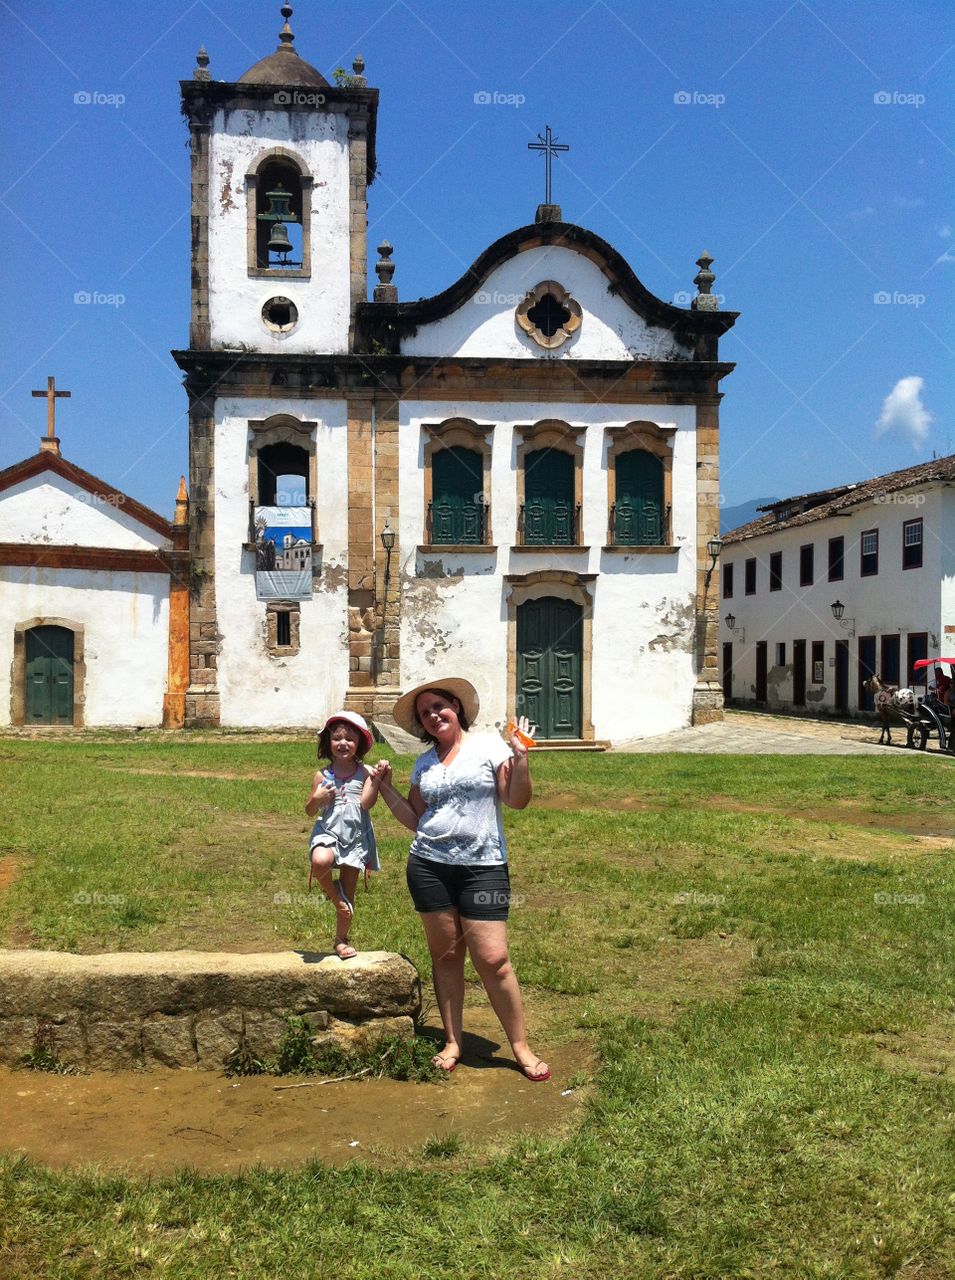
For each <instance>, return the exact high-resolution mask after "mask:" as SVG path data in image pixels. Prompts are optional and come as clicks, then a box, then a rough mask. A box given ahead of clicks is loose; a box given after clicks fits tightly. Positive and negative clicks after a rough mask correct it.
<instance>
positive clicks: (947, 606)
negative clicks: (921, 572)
mask: <svg viewBox="0 0 955 1280" xmlns="http://www.w3.org/2000/svg"><path fill="white" fill-rule="evenodd" d="M935 502H936V504H937V506H936V508H935V510H937V512H938V516H937V521H938V523H937V525H934V526H933V527H935V528H937V529H938V531H939V546H938V559H939V576H940V578H941V609H942V648H943V649H944V651H945V654H944V656H946V657H955V501H953V499H952V490H951V489H946V488H942V489H939V490H938V491H937V497H936V498H935ZM926 523H927V522H926ZM926 549H927V548H926Z"/></svg>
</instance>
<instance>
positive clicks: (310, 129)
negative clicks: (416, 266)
mask: <svg viewBox="0 0 955 1280" xmlns="http://www.w3.org/2000/svg"><path fill="white" fill-rule="evenodd" d="M277 147H284V148H286V149H287V150H289V151H293V152H294V153H295V154H296V155H297V156H299V157H300V158H301V159H302V160H303V161H304V163H305V164H306V165H307V166H308V169H309V171H310V172H311V174H312V177H313V180H314V181H313V186H312V218H311V236H312V254H311V276H310V278H307V279H305V278H298V279H294V278H293V279H269V278H267V277H261V276H254V277H250V276H249V274H248V248H247V236H248V221H247V219H248V213H247V206H246V189H245V186H246V184H245V176H246V174H247V173H248V171H249V169H251V167H252V165H253V163H254V162H255V161H256V160H258V159H259V157H260V156H261V155H262V154H263V153H264V152H267V151H272V150H274V149H275V148H277ZM209 152H210V166H211V174H210V189H209V320H210V325H211V331H212V346H213V347H227V348H228V347H236V348H252V349H254V350H256V351H284V352H302V351H311V352H320V353H329V352H332V353H334V352H343V351H346V350H347V349H348V325H349V316H350V306H351V298H350V282H349V252H350V251H349V231H348V215H349V208H350V205H349V183H348V119H347V117H346V116H344V115H339V114H336V113H334V112H328V113H325V112H320V111H275V112H272V111H265V112H261V113H252V112H247V111H227V110H225V109H220V110H219V111H217V112H216V115H215V119H214V122H213V126H212V132H211V136H210V144H209ZM274 297H285V298H291V300H292V301H293V302H294V303H295V306H296V307H297V308H298V324H297V326H296V328H295V329H293V330H292V331H291V332H290V333H282V334H277V333H273V332H272V331H271V330H270V329H268V328H267V327H266V325H265V323H264V322H263V320H262V314H261V313H262V306H263V304H264V303H265V302H267V301H268V299H269V298H274Z"/></svg>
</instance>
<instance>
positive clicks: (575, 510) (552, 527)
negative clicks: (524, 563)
mask: <svg viewBox="0 0 955 1280" xmlns="http://www.w3.org/2000/svg"><path fill="white" fill-rule="evenodd" d="M580 510H581V504H580V503H579V502H578V503H577V504H576V505H571V504H570V503H569V502H567V503H557V504H555V505H554V506H550V505H547V506H545V505H543V504H542V503H536V502H530V503H527V502H522V503H521V505H520V507H519V509H518V513H517V541H518V544H519V545H520V546H523V547H556V546H561V547H574V546H578V545H579V544H580Z"/></svg>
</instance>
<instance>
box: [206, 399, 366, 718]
mask: <svg viewBox="0 0 955 1280" xmlns="http://www.w3.org/2000/svg"><path fill="white" fill-rule="evenodd" d="M278 413H286V414H289V415H291V416H292V417H295V418H299V419H303V420H306V421H316V422H317V423H318V427H317V429H316V430H317V451H318V493H317V499H318V538H319V542H320V543H321V544H322V547H323V551H322V572H321V575H320V576H319V577H318V578H316V579H315V590H314V594H313V596H312V598H311V599H310V600H303V601H301V603H300V608H301V648H300V651H299V652H298V653H297V654H295V655H294V656H292V657H284V658H275V657H272V656H271V655H270V654H269V652H268V648H267V642H266V602H265V601H264V600H257V599H256V597H255V554H254V552H252V551H243V549H242V544H243V543H244V542H247V541H248V538H249V441H250V437H251V433H250V431H249V428H248V422H249V419H253V420H255V419H263V418H267V417H270V416H271V415H272V414H278ZM215 418H216V428H215V495H216V498H215V502H216V506H215V558H216V609H217V616H218V623H219V632H220V634H221V636H222V641H221V648H220V653H219V659H218V688H219V693H220V696H221V715H222V724H223V725H230V726H273V725H314V724H317V723H318V722H319V720H320V719H321V718H322V717H324V716H325V715H327V714H329V712H331V711H333V710H335V709H336V707H339V706H341V703H342V702H343V700H344V696H345V691H346V689H347V687H348V589H347V563H348V430H347V411H346V406H345V402H344V401H343V400H305V401H303V400H271V399H269V400H263V399H239V398H234V399H222V400H219V401H217V403H216V413H215Z"/></svg>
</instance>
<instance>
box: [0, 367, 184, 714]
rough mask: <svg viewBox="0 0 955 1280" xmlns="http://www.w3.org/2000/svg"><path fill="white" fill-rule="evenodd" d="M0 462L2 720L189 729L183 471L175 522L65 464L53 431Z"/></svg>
mask: <svg viewBox="0 0 955 1280" xmlns="http://www.w3.org/2000/svg"><path fill="white" fill-rule="evenodd" d="M49 381H50V386H49V390H48V392H47V393H44V394H48V395H49V397H50V414H49V430H48V434H47V435H46V436H45V437H44V438H43V439H42V441H41V447H40V451H39V452H38V453H36V454H34V455H33V456H32V457H29V458H26V459H25V460H24V461H23V462H19V463H17V464H16V465H15V466H12V467H8V468H7V469H6V470H5V471H0V723H2V724H12V725H43V724H57V725H74V726H77V727H79V726H83V725H87V726H92V725H144V726H145V725H165V726H166V727H169V728H181V727H182V725H183V723H184V717H185V690H186V687H187V685H188V673H189V666H188V620H189V589H190V587H189V530H188V502H187V498H186V490H185V481H183V482H182V483H181V485H180V489H179V497H178V500H177V503H176V518H175V522H174V523H173V524H170V523H169V521H168V520H164V519H163V517H162V516H160V515H157V514H156V512H155V511H151V510H150V509H149V508H148V507H144V506H143V505H142V504H141V503H139V502H137V501H136V500H135V499H134V498H131V497H129V495H128V494H125V493H122V492H121V491H120V490H118V489H115V488H113V487H112V486H111V485H109V484H107V483H106V482H105V481H103V480H100V479H98V477H96V476H93V475H90V473H89V472H88V471H84V470H82V468H80V467H77V466H75V465H74V464H73V463H71V462H68V461H67V460H66V459H65V458H64V457H63V456H62V454H61V452H60V441H59V438H58V437H57V436H56V435H55V434H54V429H53V397H54V396H55V395H56V396H58V395H64V394H69V393H67V392H56V391H55V389H54V386H53V379H52V378H51V379H50V380H49Z"/></svg>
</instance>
